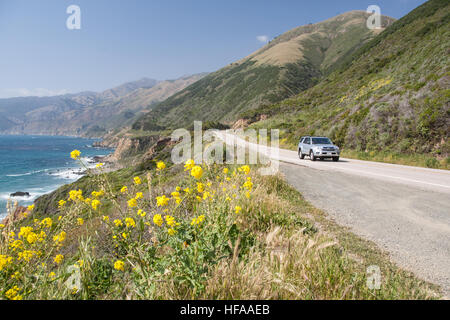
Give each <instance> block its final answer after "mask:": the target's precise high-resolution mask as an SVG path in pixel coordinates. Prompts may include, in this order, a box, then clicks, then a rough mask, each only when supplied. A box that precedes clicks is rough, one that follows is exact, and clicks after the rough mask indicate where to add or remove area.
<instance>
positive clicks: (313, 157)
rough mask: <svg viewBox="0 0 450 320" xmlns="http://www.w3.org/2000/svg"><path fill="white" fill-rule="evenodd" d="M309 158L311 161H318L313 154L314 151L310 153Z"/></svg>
mask: <svg viewBox="0 0 450 320" xmlns="http://www.w3.org/2000/svg"><path fill="white" fill-rule="evenodd" d="M309 158H310V159H311V161H316V160H317V159H316V156H315V155H314V152H312V150H311V151H310V152H309Z"/></svg>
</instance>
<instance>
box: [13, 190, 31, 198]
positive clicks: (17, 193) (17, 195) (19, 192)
mask: <svg viewBox="0 0 450 320" xmlns="http://www.w3.org/2000/svg"><path fill="white" fill-rule="evenodd" d="M10 196H11V197H29V196H30V193H28V192H22V191H17V192H14V193H11V194H10Z"/></svg>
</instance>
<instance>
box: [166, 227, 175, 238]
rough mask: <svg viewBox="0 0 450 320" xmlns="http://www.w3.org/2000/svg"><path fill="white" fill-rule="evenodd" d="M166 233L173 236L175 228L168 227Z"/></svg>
mask: <svg viewBox="0 0 450 320" xmlns="http://www.w3.org/2000/svg"><path fill="white" fill-rule="evenodd" d="M167 233H168V234H169V236H173V235H175V234H176V233H177V232H176V231H175V229H173V228H170V229H167Z"/></svg>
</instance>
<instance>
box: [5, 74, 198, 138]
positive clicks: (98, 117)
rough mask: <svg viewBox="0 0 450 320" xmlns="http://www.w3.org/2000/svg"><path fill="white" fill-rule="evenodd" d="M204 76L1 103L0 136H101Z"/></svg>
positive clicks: (150, 80)
mask: <svg viewBox="0 0 450 320" xmlns="http://www.w3.org/2000/svg"><path fill="white" fill-rule="evenodd" d="M203 76H204V74H198V75H193V76H185V77H182V78H180V79H177V80H167V81H157V80H153V79H147V78H144V79H141V80H138V81H134V82H128V83H125V84H123V85H121V86H118V87H116V88H113V89H110V90H106V91H103V92H100V93H94V92H85V93H80V94H70V95H63V96H56V97H42V98H40V97H26V98H11V99H2V100H0V117H1V119H2V120H0V132H1V133H8V134H48V135H87V136H101V135H103V134H104V133H105V132H107V131H108V130H110V129H112V128H116V127H118V126H119V127H121V126H126V125H129V124H131V123H133V122H134V120H135V118H136V117H137V116H138V115H140V114H141V112H145V110H146V109H147V108H148V107H149V106H151V105H153V104H155V103H157V102H160V101H162V100H165V99H167V98H168V97H169V96H171V95H172V94H174V93H176V92H178V91H179V90H182V89H184V88H185V87H186V86H188V85H190V84H192V83H194V82H195V81H197V80H199V79H201V78H202V77H203Z"/></svg>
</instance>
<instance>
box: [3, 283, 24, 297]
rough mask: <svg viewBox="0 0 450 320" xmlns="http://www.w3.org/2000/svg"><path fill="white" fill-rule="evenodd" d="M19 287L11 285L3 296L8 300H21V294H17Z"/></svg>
mask: <svg viewBox="0 0 450 320" xmlns="http://www.w3.org/2000/svg"><path fill="white" fill-rule="evenodd" d="M19 292H20V289H19V287H17V286H14V287H12V288H11V289H9V290H8V291H6V292H5V296H6V298H7V299H9V300H22V296H21V295H19Z"/></svg>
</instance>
